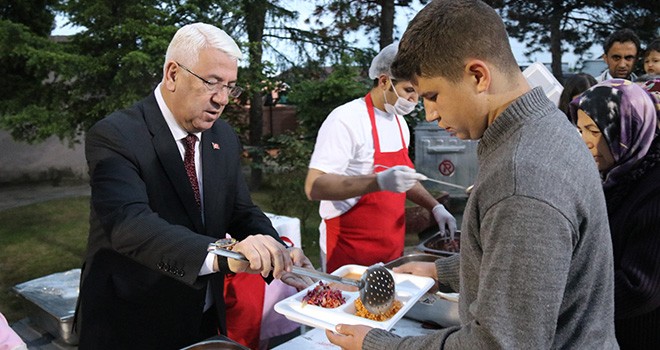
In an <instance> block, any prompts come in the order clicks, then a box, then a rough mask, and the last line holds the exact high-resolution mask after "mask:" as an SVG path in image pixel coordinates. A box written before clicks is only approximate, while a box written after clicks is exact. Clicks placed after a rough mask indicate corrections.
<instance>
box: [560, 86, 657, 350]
mask: <svg viewBox="0 0 660 350" xmlns="http://www.w3.org/2000/svg"><path fill="white" fill-rule="evenodd" d="M657 102H658V101H654V100H653V98H652V97H651V96H650V95H649V94H648V93H647V92H646V91H645V90H644V89H643V88H642V87H641V86H639V85H637V84H635V83H631V82H630V81H627V80H619V79H613V80H608V81H604V82H602V83H600V84H598V85H596V86H594V87H592V88H591V89H589V90H587V91H585V92H584V93H583V94H582V95H581V96H580V97H578V98H577V99H576V100H574V101H573V102H572V103H571V117H572V119H573V121H574V122H575V123H576V124H577V126H578V129H579V130H580V133H581V134H582V138H583V139H584V142H585V143H586V144H587V146H588V147H589V151H591V153H592V155H593V158H594V160H595V161H596V164H597V166H598V170H599V171H600V173H601V175H602V178H603V188H604V191H605V199H606V201H607V213H608V217H609V223H610V230H611V233H612V242H613V248H614V276H615V279H614V286H615V289H614V291H615V293H614V297H615V298H614V305H615V327H616V338H617V340H618V342H619V345H620V346H621V349H653V348H656V347H657V346H658V344H660V333H659V332H658V329H659V328H658V327H659V325H660V235H658V233H659V232H660V181H658V180H659V179H660V138H658V131H659V130H658V119H659V118H660V112H659V111H658V110H656V108H655V106H654V105H655V103H657Z"/></svg>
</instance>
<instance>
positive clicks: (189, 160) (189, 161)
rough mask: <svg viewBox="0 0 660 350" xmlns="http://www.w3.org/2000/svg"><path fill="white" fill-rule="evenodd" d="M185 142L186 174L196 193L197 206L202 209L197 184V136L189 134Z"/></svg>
mask: <svg viewBox="0 0 660 350" xmlns="http://www.w3.org/2000/svg"><path fill="white" fill-rule="evenodd" d="M185 140H186V154H185V157H184V158H183V165H184V166H185V167H186V173H187V174H188V180H189V181H190V186H192V189H193V192H195V202H197V206H198V207H200V208H201V201H200V197H199V183H198V182H197V172H196V171H195V142H197V136H195V135H193V134H188V136H186V139H185Z"/></svg>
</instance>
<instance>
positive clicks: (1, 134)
mask: <svg viewBox="0 0 660 350" xmlns="http://www.w3.org/2000/svg"><path fill="white" fill-rule="evenodd" d="M87 179H88V176H87V163H86V161H85V152H84V146H83V145H82V144H77V145H75V146H74V147H73V148H71V147H69V146H68V144H66V143H62V142H61V141H60V140H59V139H58V138H57V137H50V138H48V139H47V140H46V141H44V142H42V143H38V144H33V145H32V144H28V143H25V142H19V141H14V140H13V138H12V137H11V135H10V134H9V133H8V132H7V131H4V130H0V185H1V184H11V183H21V182H36V181H50V182H53V184H55V185H57V184H59V182H61V181H67V180H79V181H83V180H87Z"/></svg>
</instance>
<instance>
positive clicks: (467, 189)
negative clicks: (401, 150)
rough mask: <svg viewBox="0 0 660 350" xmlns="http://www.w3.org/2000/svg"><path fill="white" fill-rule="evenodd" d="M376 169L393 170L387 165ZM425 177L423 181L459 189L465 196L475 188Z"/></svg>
mask: <svg viewBox="0 0 660 350" xmlns="http://www.w3.org/2000/svg"><path fill="white" fill-rule="evenodd" d="M374 168H384V169H389V168H391V167H389V166H385V165H380V164H376V165H374ZM417 173H418V174H420V175H424V174H422V173H420V172H417ZM424 176H425V177H426V180H422V181H430V182H435V183H437V184H440V185H445V186H449V187H454V188H458V189H461V190H463V191H465V194H467V195H470V193H472V188H473V187H474V185H470V186H468V187H465V186H461V185H457V184H453V183H451V182H446V181H441V180H436V179H432V178H430V177H428V176H426V175H424Z"/></svg>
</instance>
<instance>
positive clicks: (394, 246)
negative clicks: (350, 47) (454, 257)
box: [305, 43, 456, 272]
mask: <svg viewBox="0 0 660 350" xmlns="http://www.w3.org/2000/svg"><path fill="white" fill-rule="evenodd" d="M397 48H398V43H394V44H390V45H389V46H387V47H385V48H384V49H383V50H381V52H380V53H378V55H376V57H374V59H373V61H372V62H371V66H370V67H369V78H371V79H373V87H372V88H371V90H370V91H369V92H368V93H367V94H366V96H365V97H364V98H358V99H355V100H353V101H350V102H348V103H346V104H344V105H342V106H339V107H337V108H335V109H334V110H333V111H332V112H331V113H330V115H328V117H327V118H326V120H325V121H324V122H323V125H322V126H321V129H320V130H319V133H318V137H317V138H316V145H315V146H314V153H313V154H312V159H311V161H310V163H309V171H308V173H307V178H306V180H305V193H306V194H307V197H308V198H309V199H311V200H321V204H320V206H319V213H320V215H321V218H322V219H323V220H322V222H321V225H320V227H319V235H320V238H319V243H320V244H319V245H320V246H321V258H322V260H324V261H323V262H322V265H323V266H324V268H325V270H326V271H328V272H332V271H334V270H336V269H337V268H339V267H341V266H344V265H346V264H358V265H365V266H369V265H372V264H375V263H378V262H388V261H391V260H394V259H396V258H398V257H400V256H401V255H402V254H403V248H404V241H405V204H406V198H408V199H410V200H411V201H412V202H414V203H416V204H418V205H420V206H421V207H423V208H426V209H427V210H429V212H431V213H432V215H433V217H434V218H435V219H436V221H437V222H438V225H439V228H440V230H441V231H442V232H443V233H444V232H445V230H448V231H449V233H450V234H451V235H453V233H454V231H455V230H456V219H454V217H453V216H452V215H451V214H450V213H449V212H448V211H447V210H446V209H445V207H444V206H443V205H442V204H439V203H438V201H437V200H436V199H435V198H433V196H431V194H429V192H428V191H426V189H424V187H422V185H421V184H420V183H419V182H418V180H424V179H426V177H425V176H424V175H422V174H418V173H417V172H415V169H413V164H412V161H411V160H410V158H409V157H408V143H409V142H410V130H409V129H408V125H407V124H406V121H405V119H404V118H403V116H404V115H406V114H409V113H410V112H412V111H413V110H414V108H415V106H416V105H417V102H418V98H419V97H418V94H417V92H416V91H415V89H414V88H413V86H412V84H411V83H410V82H409V81H407V80H405V79H396V78H395V77H394V76H392V72H391V70H390V65H391V64H392V61H393V60H394V57H395V56H396V53H397ZM324 258H325V259H324Z"/></svg>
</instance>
